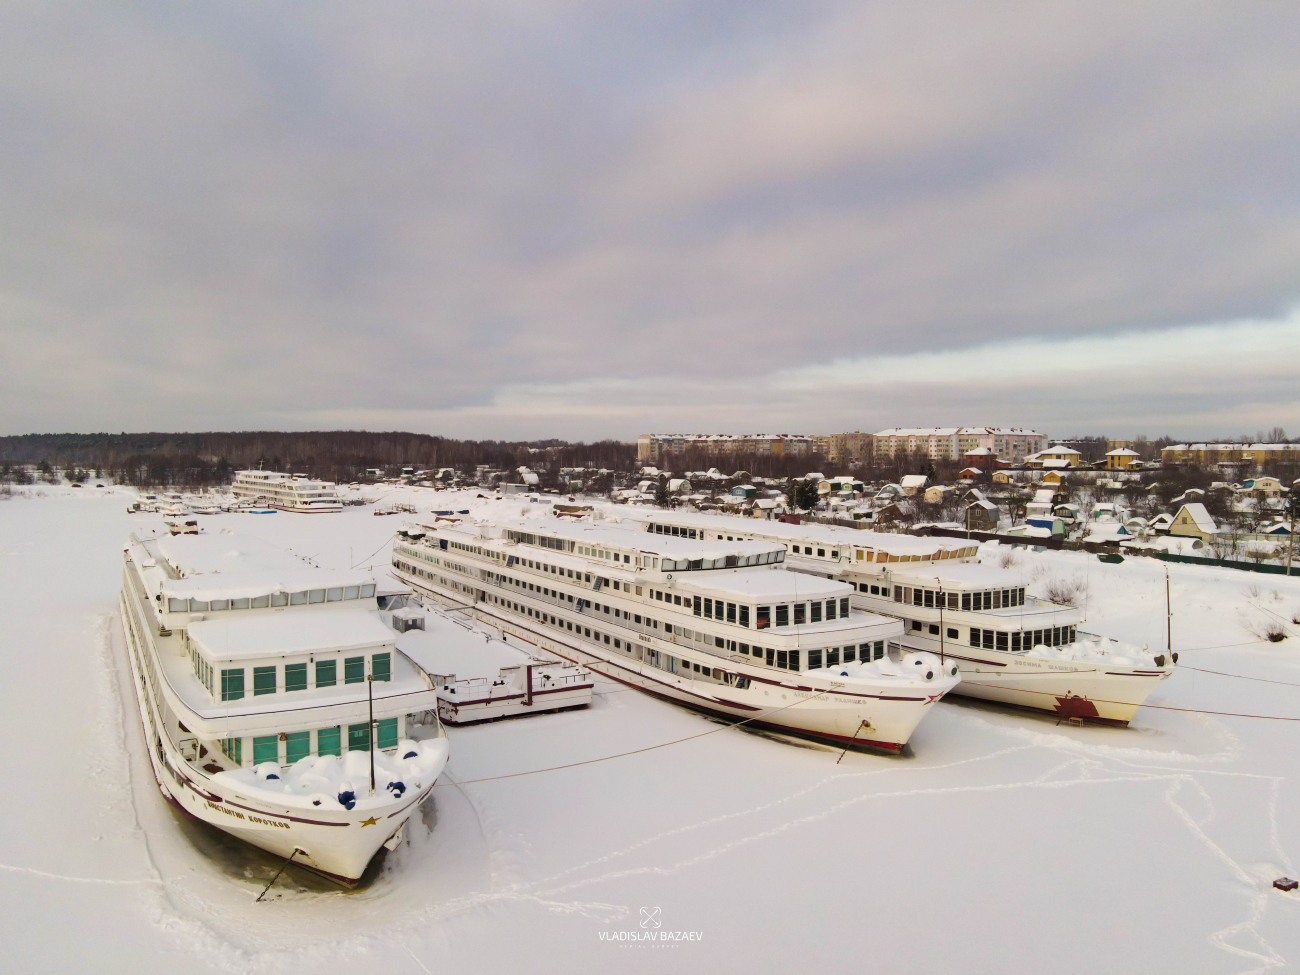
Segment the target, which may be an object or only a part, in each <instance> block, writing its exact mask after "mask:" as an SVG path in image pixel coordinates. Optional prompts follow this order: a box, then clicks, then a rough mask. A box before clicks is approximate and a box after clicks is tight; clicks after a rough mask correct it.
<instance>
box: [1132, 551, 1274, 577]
mask: <svg viewBox="0 0 1300 975" xmlns="http://www.w3.org/2000/svg"><path fill="white" fill-rule="evenodd" d="M1151 554H1152V555H1154V556H1155V557H1156V558H1158V559H1160V560H1161V561H1163V562H1186V563H1188V564H1190V565H1217V566H1220V567H1221V568H1224V569H1242V570H1244V571H1246V572H1267V573H1269V574H1271V575H1277V576H1284V575H1287V568H1286V566H1285V565H1265V564H1264V563H1263V562H1241V561H1239V560H1237V559H1198V558H1197V557H1196V556H1194V555H1174V554H1173V553H1171V552H1152V553H1151ZM1297 575H1300V569H1298V571H1297Z"/></svg>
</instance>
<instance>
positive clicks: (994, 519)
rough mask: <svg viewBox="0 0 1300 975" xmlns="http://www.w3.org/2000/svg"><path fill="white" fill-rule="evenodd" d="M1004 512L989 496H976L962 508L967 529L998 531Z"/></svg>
mask: <svg viewBox="0 0 1300 975" xmlns="http://www.w3.org/2000/svg"><path fill="white" fill-rule="evenodd" d="M1001 517H1002V512H1001V510H1000V509H999V508H998V506H997V505H996V504H994V503H993V502H992V501H989V500H988V499H987V498H976V499H975V500H974V501H972V502H971V503H970V504H968V505H966V507H965V508H964V509H963V510H962V513H961V521H962V525H964V526H965V528H966V530H967V531H984V532H991V531H997V527H998V522H999V521H1000V520H1001Z"/></svg>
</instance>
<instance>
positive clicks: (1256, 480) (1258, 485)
mask: <svg viewBox="0 0 1300 975" xmlns="http://www.w3.org/2000/svg"><path fill="white" fill-rule="evenodd" d="M1241 489H1242V490H1243V491H1249V492H1250V493H1251V494H1259V495H1263V496H1264V497H1266V498H1280V497H1281V496H1282V495H1283V494H1287V493H1289V492H1288V490H1287V488H1286V487H1285V486H1283V484H1282V482H1281V481H1279V480H1278V479H1277V478H1276V477H1271V476H1266V477H1250V478H1247V479H1246V480H1244V481H1242V482H1241Z"/></svg>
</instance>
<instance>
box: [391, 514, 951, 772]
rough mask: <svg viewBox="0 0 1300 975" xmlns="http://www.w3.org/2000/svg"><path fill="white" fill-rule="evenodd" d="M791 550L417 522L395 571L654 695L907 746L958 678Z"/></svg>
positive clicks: (630, 531) (397, 555)
mask: <svg viewBox="0 0 1300 975" xmlns="http://www.w3.org/2000/svg"><path fill="white" fill-rule="evenodd" d="M784 557H785V552H784V549H783V547H782V546H780V545H773V544H771V543H768V542H762V541H723V540H717V539H713V540H710V541H707V542H706V541H703V540H690V539H685V538H676V537H671V538H670V537H664V536H658V535H647V534H646V533H645V532H644V531H641V530H640V527H639V526H637V527H629V526H627V525H618V524H613V523H596V524H593V523H590V522H586V523H567V522H561V521H558V520H557V521H549V520H531V519H524V520H504V519H503V520H499V521H498V520H486V521H480V522H478V523H473V522H471V521H469V520H468V519H466V520H464V521H461V522H459V523H448V522H446V521H437V522H431V523H421V522H413V523H409V524H407V525H405V526H403V528H402V530H401V531H400V532H399V535H398V539H397V542H396V544H395V545H394V547H393V571H394V573H395V574H396V576H397V577H398V578H399V579H400V580H401V581H402V582H403V583H405V584H406V585H409V586H411V587H412V588H414V589H415V590H417V591H418V592H421V593H425V594H427V595H429V596H431V597H433V598H434V599H436V600H437V601H439V602H442V603H444V604H456V605H462V606H467V607H473V609H474V610H475V612H476V613H477V614H478V615H479V616H480V617H481V618H482V619H485V620H487V621H490V622H491V623H492V624H493V625H495V626H497V627H499V628H500V629H501V630H503V631H504V632H507V633H510V634H514V635H516V636H519V637H521V638H523V639H525V640H528V641H531V642H532V643H534V644H536V645H538V646H540V647H542V648H544V649H545V650H547V651H549V652H551V653H554V654H556V655H558V656H561V657H564V658H566V659H569V660H573V661H575V662H577V663H580V664H582V665H584V666H586V667H588V668H590V669H591V670H592V671H594V672H596V673H599V674H602V675H604V676H606V677H609V678H611V679H613V680H616V681H619V682H621V683H623V684H626V685H628V686H630V687H635V688H639V689H641V690H644V691H646V692H648V693H650V694H654V695H657V696H659V697H662V698H666V699H668V700H671V701H675V702H679V703H682V704H686V705H689V706H690V707H693V708H695V709H698V710H701V711H705V712H709V713H712V714H716V715H723V716H726V717H728V718H734V719H741V720H744V721H746V722H747V723H753V724H757V725H762V726H766V727H769V728H775V729H778V730H782V731H787V732H791V733H795V734H799V735H804V736H809V737H813V738H818V739H822V740H826V741H832V742H836V743H839V744H844V745H849V746H854V747H859V746H860V747H874V748H880V749H884V750H887V751H891V752H897V751H900V750H901V749H902V748H903V746H904V745H905V744H906V742H907V740H908V738H909V737H910V736H911V734H912V732H913V730H914V729H915V728H916V726H917V724H918V723H919V722H920V721H921V719H922V718H923V717H924V716H925V715H926V714H927V713H929V711H930V710H931V709H932V706H933V705H934V703H935V702H936V701H938V700H939V699H940V698H941V697H943V695H944V694H946V693H947V692H948V691H949V690H951V689H952V688H953V687H954V686H956V684H957V682H958V680H959V679H960V678H959V676H958V673H957V667H956V665H955V664H954V663H949V665H948V666H947V667H944V666H942V664H941V662H940V661H939V659H938V658H937V657H935V656H933V655H931V654H928V653H920V654H904V655H903V658H902V659H896V658H891V657H889V656H887V654H886V646H887V645H888V644H889V643H891V642H893V643H897V642H898V641H899V640H900V639H901V637H902V626H901V625H900V624H899V623H898V622H897V621H896V620H892V619H889V618H886V617H883V616H880V615H877V614H875V613H866V612H863V611H861V610H858V609H854V608H853V607H852V605H851V603H852V589H851V588H850V587H849V586H848V585H847V584H846V583H843V582H839V581H834V580H828V579H821V578H815V577H812V576H808V575H800V574H797V573H793V572H789V571H787V569H786V567H785V566H784V565H783V564H782V563H783V560H784Z"/></svg>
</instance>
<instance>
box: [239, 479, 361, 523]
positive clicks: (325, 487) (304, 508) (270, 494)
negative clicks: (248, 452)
mask: <svg viewBox="0 0 1300 975" xmlns="http://www.w3.org/2000/svg"><path fill="white" fill-rule="evenodd" d="M230 493H231V494H233V495H234V496H235V497H236V498H237V499H239V500H241V501H252V502H257V503H261V504H266V505H269V506H270V507H272V508H277V509H279V510H280V511H296V512H298V513H300V514H329V513H330V512H335V511H342V510H343V502H342V500H341V499H340V498H339V493H338V490H337V489H336V488H335V486H334V485H333V484H331V483H330V482H329V481H315V480H312V479H311V478H307V477H302V476H300V475H298V474H281V473H278V472H276V471H236V472H235V481H234V483H233V484H232V485H231V486H230Z"/></svg>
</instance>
